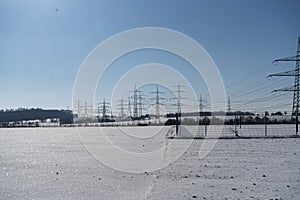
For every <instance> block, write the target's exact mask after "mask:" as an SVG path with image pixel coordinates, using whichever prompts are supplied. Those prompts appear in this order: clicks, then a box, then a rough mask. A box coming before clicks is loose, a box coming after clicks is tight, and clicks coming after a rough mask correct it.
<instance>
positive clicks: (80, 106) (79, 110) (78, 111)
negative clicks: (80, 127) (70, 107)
mask: <svg viewBox="0 0 300 200" xmlns="http://www.w3.org/2000/svg"><path fill="white" fill-rule="evenodd" d="M82 107H83V106H82V105H81V101H79V100H77V101H76V110H77V115H78V118H79V117H80V115H81V108H82Z"/></svg>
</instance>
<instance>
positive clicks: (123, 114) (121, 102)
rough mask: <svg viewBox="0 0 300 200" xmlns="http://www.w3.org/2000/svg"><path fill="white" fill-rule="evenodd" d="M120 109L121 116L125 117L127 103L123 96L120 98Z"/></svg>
mask: <svg viewBox="0 0 300 200" xmlns="http://www.w3.org/2000/svg"><path fill="white" fill-rule="evenodd" d="M119 102H120V103H119V104H118V106H119V110H120V116H121V118H124V117H125V103H124V98H123V97H122V98H121V99H120V100H119Z"/></svg>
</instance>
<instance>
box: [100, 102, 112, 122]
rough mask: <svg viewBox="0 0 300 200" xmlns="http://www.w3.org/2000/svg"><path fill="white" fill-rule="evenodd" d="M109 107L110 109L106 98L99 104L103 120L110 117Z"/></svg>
mask: <svg viewBox="0 0 300 200" xmlns="http://www.w3.org/2000/svg"><path fill="white" fill-rule="evenodd" d="M109 109H110V106H109V103H107V102H106V101H105V98H104V99H103V102H102V103H99V104H98V113H100V112H102V118H101V121H102V122H106V121H107V118H108V115H107V113H109ZM99 117H100V116H99Z"/></svg>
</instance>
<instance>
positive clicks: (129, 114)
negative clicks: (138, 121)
mask: <svg viewBox="0 0 300 200" xmlns="http://www.w3.org/2000/svg"><path fill="white" fill-rule="evenodd" d="M128 116H129V117H132V115H131V101H130V96H129V97H128Z"/></svg>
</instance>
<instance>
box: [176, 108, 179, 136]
mask: <svg viewBox="0 0 300 200" xmlns="http://www.w3.org/2000/svg"><path fill="white" fill-rule="evenodd" d="M178 124H179V122H178V113H176V136H178Z"/></svg>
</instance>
